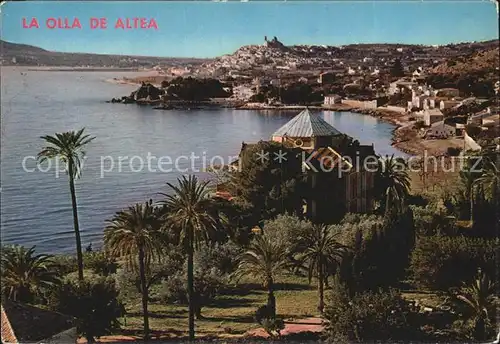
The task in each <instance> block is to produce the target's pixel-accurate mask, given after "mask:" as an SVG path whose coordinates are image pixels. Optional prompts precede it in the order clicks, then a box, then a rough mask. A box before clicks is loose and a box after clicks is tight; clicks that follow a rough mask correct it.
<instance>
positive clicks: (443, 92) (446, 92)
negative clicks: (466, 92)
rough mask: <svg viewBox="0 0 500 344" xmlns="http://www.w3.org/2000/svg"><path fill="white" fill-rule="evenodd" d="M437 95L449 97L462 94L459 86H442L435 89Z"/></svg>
mask: <svg viewBox="0 0 500 344" xmlns="http://www.w3.org/2000/svg"><path fill="white" fill-rule="evenodd" d="M435 95H436V96H437V97H447V98H455V97H458V96H459V95H460V91H459V90H458V89H457V88H451V87H447V88H440V89H438V90H435Z"/></svg>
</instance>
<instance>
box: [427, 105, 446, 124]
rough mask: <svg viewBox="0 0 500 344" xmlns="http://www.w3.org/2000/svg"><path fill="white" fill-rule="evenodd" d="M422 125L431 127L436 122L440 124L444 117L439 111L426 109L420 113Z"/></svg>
mask: <svg viewBox="0 0 500 344" xmlns="http://www.w3.org/2000/svg"><path fill="white" fill-rule="evenodd" d="M422 114H423V119H424V124H425V125H426V126H431V125H432V124H434V123H436V122H441V121H443V120H444V115H443V113H442V112H441V110H439V109H427V110H423V111H422Z"/></svg>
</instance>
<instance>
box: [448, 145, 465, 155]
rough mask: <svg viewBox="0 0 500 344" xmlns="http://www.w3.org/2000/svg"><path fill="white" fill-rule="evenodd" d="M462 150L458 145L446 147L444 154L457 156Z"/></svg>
mask: <svg viewBox="0 0 500 344" xmlns="http://www.w3.org/2000/svg"><path fill="white" fill-rule="evenodd" d="M461 151H462V150H461V149H460V148H458V147H448V148H447V149H446V154H447V155H448V156H458V155H459V154H460V152H461Z"/></svg>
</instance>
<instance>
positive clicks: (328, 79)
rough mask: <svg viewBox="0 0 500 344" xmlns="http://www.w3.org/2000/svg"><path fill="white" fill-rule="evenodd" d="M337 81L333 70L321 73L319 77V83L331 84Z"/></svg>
mask: <svg viewBox="0 0 500 344" xmlns="http://www.w3.org/2000/svg"><path fill="white" fill-rule="evenodd" d="M334 81H335V74H334V73H331V72H324V73H321V74H320V75H319V77H318V84H321V85H325V84H331V83H332V82H334Z"/></svg>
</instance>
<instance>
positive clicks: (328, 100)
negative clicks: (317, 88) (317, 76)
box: [323, 94, 342, 105]
mask: <svg viewBox="0 0 500 344" xmlns="http://www.w3.org/2000/svg"><path fill="white" fill-rule="evenodd" d="M341 103H342V97H341V96H339V95H338V94H328V95H326V96H325V99H324V101H323V104H324V105H333V104H341Z"/></svg>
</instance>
